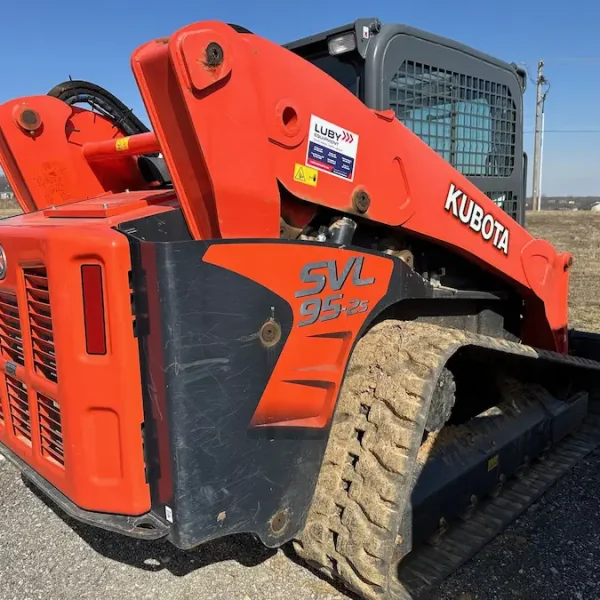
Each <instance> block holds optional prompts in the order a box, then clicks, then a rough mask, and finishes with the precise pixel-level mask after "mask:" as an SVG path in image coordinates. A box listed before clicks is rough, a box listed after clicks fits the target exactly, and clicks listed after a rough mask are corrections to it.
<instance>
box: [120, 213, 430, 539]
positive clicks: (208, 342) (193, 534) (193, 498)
mask: <svg viewBox="0 0 600 600" xmlns="http://www.w3.org/2000/svg"><path fill="white" fill-rule="evenodd" d="M134 229H135V228H134V227H132V224H128V225H127V226H126V227H125V228H124V230H126V231H129V232H132V231H133V230H134ZM142 229H143V231H144V234H145V235H148V231H147V228H140V227H138V230H139V231H142ZM155 233H156V232H155ZM158 237H160V236H158ZM130 240H131V242H132V261H133V277H132V278H133V287H134V291H135V294H134V296H135V313H136V322H137V331H138V335H139V338H140V351H141V360H142V370H143V373H144V375H143V377H144V392H145V413H146V422H145V425H144V430H145V431H144V433H145V438H144V439H145V450H146V458H147V470H148V479H149V482H150V486H151V494H152V499H153V512H154V514H155V515H157V516H158V517H160V518H161V519H163V520H165V521H168V522H170V534H169V536H170V539H171V541H172V542H173V543H174V544H175V545H176V546H178V547H180V548H191V547H193V546H196V545H198V544H200V543H203V542H206V541H208V540H210V539H213V538H216V537H220V536H224V535H227V534H231V533H238V532H253V533H255V534H257V535H258V536H259V537H260V538H261V539H262V541H263V542H264V543H265V544H266V545H268V546H279V545H281V544H283V543H285V542H287V541H289V540H290V539H291V538H293V537H294V536H295V535H296V534H297V532H298V531H299V530H300V529H301V527H302V526H303V524H304V518H305V514H306V511H307V510H308V507H309V504H310V502H311V499H312V495H313V492H314V487H315V484H316V479H317V476H318V472H319V469H320V465H321V461H322V458H323V454H324V451H325V446H326V443H327V437H328V434H329V427H328V426H327V427H325V428H290V427H282V428H277V427H268V428H256V427H255V428H252V427H250V422H251V419H252V417H253V415H254V413H255V411H256V408H257V405H258V403H259V401H260V399H261V397H262V395H263V392H264V390H265V388H266V386H267V383H268V381H269V379H270V377H271V374H272V370H273V368H274V367H275V365H276V363H277V361H278V358H279V356H280V354H281V351H282V349H283V348H284V347H285V344H286V340H287V338H288V336H289V334H290V331H291V329H292V327H293V326H294V316H293V313H292V310H291V307H290V305H289V304H288V302H287V300H285V299H284V298H282V297H280V296H278V295H276V294H275V293H273V292H272V291H270V290H268V289H267V288H265V287H263V286H262V285H260V284H258V283H256V282H255V281H252V280H250V279H248V278H246V277H243V276H241V275H239V274H237V273H234V272H232V271H229V270H227V269H224V268H221V267H218V266H215V265H212V264H210V263H208V262H203V256H204V254H205V252H206V250H207V248H208V247H209V246H210V245H211V243H210V242H201V241H179V242H169V243H152V242H144V241H141V240H139V239H136V238H134V237H133V236H131V235H130ZM268 242H269V243H271V244H272V243H282V244H296V243H297V242H289V241H285V240H282V241H277V242H275V241H274V240H268ZM215 243H235V242H227V241H224V242H215ZM244 243H248V240H244ZM256 243H261V241H256ZM302 244H304V245H309V244H308V243H306V242H302ZM320 246H323V244H320ZM240 251H242V250H240ZM331 251H332V254H333V255H335V253H336V252H337V249H336V248H335V247H332V248H331ZM386 260H388V259H386ZM389 260H391V261H392V262H393V264H394V269H393V274H392V278H391V282H390V285H389V290H388V294H387V296H385V297H384V298H383V300H382V301H380V302H379V304H378V305H377V306H375V307H374V308H373V312H372V314H371V315H370V316H369V320H372V319H373V318H374V317H375V315H377V314H379V313H381V311H382V310H383V309H385V308H386V307H387V306H388V305H389V304H390V303H393V302H396V301H398V300H400V299H402V298H407V297H411V298H415V297H426V296H431V295H432V291H431V288H430V287H429V286H428V285H427V284H426V283H425V282H424V280H423V279H422V278H421V277H419V276H418V275H417V274H416V273H414V271H412V270H411V269H410V268H409V267H408V266H406V265H405V263H403V262H402V261H400V260H396V259H392V258H389ZM273 276H274V277H276V276H277V274H276V273H274V274H273ZM273 314H275V315H276V319H277V321H278V323H279V324H280V326H281V336H282V337H281V341H280V343H278V344H276V345H275V346H270V347H266V346H264V345H263V343H262V342H261V339H260V337H259V331H260V329H261V327H262V326H263V325H264V324H265V322H266V321H268V320H269V319H270V318H271V317H272V316H273ZM368 322H369V321H367V322H365V325H364V326H363V327H366V326H368Z"/></svg>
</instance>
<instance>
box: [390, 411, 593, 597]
mask: <svg viewBox="0 0 600 600" xmlns="http://www.w3.org/2000/svg"><path fill="white" fill-rule="evenodd" d="M598 446H600V417H599V416H598V415H590V416H588V418H587V420H586V422H585V423H584V425H583V426H582V427H581V429H579V431H577V432H576V433H575V434H573V435H570V436H568V437H567V438H566V439H565V440H564V441H563V442H561V443H560V444H558V445H557V446H556V447H555V448H554V450H553V451H551V452H550V453H549V455H548V456H547V457H546V458H544V459H543V460H541V461H538V462H536V463H534V464H533V465H532V466H530V467H529V469H528V470H527V471H526V472H524V473H523V475H522V476H520V477H518V478H516V479H511V480H509V481H508V482H507V483H506V485H505V487H504V488H503V489H502V491H501V493H500V494H499V495H498V496H497V497H496V498H493V499H489V500H487V501H486V502H484V503H482V504H481V505H480V506H479V507H478V508H477V509H476V510H475V511H474V512H473V513H472V515H471V516H470V517H469V518H468V519H467V520H465V521H464V522H457V523H456V524H453V526H451V528H450V529H449V530H448V531H447V532H446V533H444V535H443V537H442V538H441V540H440V543H439V544H437V545H435V546H428V545H424V546H422V547H421V548H419V549H418V551H417V552H415V553H414V554H410V555H409V556H408V557H407V558H406V559H405V560H404V561H402V564H401V565H400V568H399V569H398V577H399V579H400V580H401V581H402V583H403V586H404V588H405V590H406V596H405V597H406V598H407V599H416V598H423V597H424V596H425V594H427V593H429V592H431V591H433V590H434V589H435V588H437V587H438V586H439V585H440V584H441V583H442V581H444V579H446V578H447V577H449V576H450V575H451V574H452V573H454V572H455V571H456V570H457V569H459V568H460V567H461V566H462V565H463V564H464V563H465V562H467V561H468V560H469V559H470V558H472V557H473V556H474V555H475V554H477V552H479V551H480V550H481V549H482V548H483V547H484V546H485V545H486V544H487V543H489V542H491V541H492V540H493V539H494V538H495V537H496V536H497V535H498V534H499V533H501V532H502V531H503V530H504V529H505V528H506V527H507V526H508V525H509V524H510V523H512V522H513V521H514V520H515V519H516V518H517V517H518V516H519V515H520V514H521V513H523V512H524V511H525V510H526V509H527V508H528V507H529V506H531V505H532V504H533V503H534V502H535V501H536V500H537V499H538V498H540V496H542V495H543V494H544V493H545V492H546V491H547V490H548V489H549V488H550V487H551V486H552V485H553V484H554V483H556V481H558V480H559V479H560V478H561V477H563V476H564V475H565V474H566V473H567V472H568V471H570V470H571V469H572V468H573V467H574V466H575V465H576V464H577V463H578V462H579V461H580V460H581V459H582V458H584V457H585V456H586V455H587V454H589V453H590V452H593V451H594V450H595V449H596V448H597V447H598Z"/></svg>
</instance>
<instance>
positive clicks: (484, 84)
mask: <svg viewBox="0 0 600 600" xmlns="http://www.w3.org/2000/svg"><path fill="white" fill-rule="evenodd" d="M285 47H286V48H287V49H288V50H290V51H292V52H294V53H296V54H298V55H300V56H302V57H303V58H305V59H306V60H308V61H310V62H311V63H313V64H315V65H316V66H317V67H319V68H320V69H322V70H323V71H325V72H326V73H328V74H329V75H330V76H331V77H333V78H334V79H336V80H337V81H339V82H340V83H341V84H342V85H343V86H344V87H345V88H347V89H348V90H349V91H350V92H351V93H352V94H354V95H355V96H357V97H358V98H359V99H360V100H361V101H362V102H364V103H365V104H366V105H367V106H368V107H369V108H373V109H378V110H387V109H392V110H393V111H394V112H395V113H396V116H397V118H398V119H399V120H400V121H401V122H402V123H404V124H405V125H406V126H407V127H408V128H410V129H411V130H412V131H413V132H414V133H415V134H417V135H418V136H419V137H420V138H421V139H422V140H423V141H424V142H426V143H427V144H428V145H429V146H431V147H432V148H433V149H434V150H435V151H436V152H438V154H440V155H441V156H443V157H444V158H445V159H446V160H447V161H448V162H449V163H450V164H452V166H454V167H455V168H456V169H457V170H458V171H460V172H461V173H462V174H463V175H465V176H467V177H468V178H469V179H470V180H471V181H472V183H474V184H475V185H476V186H477V187H478V188H479V189H480V190H482V191H483V192H484V193H485V194H486V195H487V196H488V197H490V198H491V199H492V200H494V201H495V202H496V204H498V205H499V206H501V207H502V208H503V209H504V210H505V211H506V212H507V213H508V214H509V215H510V216H511V217H512V218H514V219H515V220H516V221H518V222H519V223H524V220H525V192H526V173H527V157H526V155H525V153H524V151H523V93H524V91H525V82H526V78H525V72H524V71H523V70H521V69H519V68H517V67H516V66H515V65H514V64H508V63H505V62H503V61H500V60H498V59H495V58H493V57H491V56H487V55H485V54H483V53H481V52H478V51H477V50H474V49H472V48H469V47H467V46H464V45H462V44H460V43H458V42H455V41H453V40H449V39H446V38H442V37H439V36H436V35H433V34H431V33H428V32H425V31H421V30H418V29H414V28H412V27H408V26H406V25H395V24H381V23H380V22H379V21H378V20H377V19H360V20H358V21H356V22H355V23H352V24H349V25H347V26H344V27H339V28H337V29H334V30H330V31H327V32H323V33H319V34H316V35H313V36H310V37H307V38H304V39H301V40H298V41H295V42H291V43H289V44H285Z"/></svg>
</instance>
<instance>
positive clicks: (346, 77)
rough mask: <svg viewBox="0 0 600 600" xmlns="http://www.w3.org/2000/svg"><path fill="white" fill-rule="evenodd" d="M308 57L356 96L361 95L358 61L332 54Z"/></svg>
mask: <svg viewBox="0 0 600 600" xmlns="http://www.w3.org/2000/svg"><path fill="white" fill-rule="evenodd" d="M306 59H307V60H308V61H309V62H311V63H312V64H313V65H315V66H316V67H319V69H321V70H322V71H325V73H327V74H328V75H329V76H330V77H333V79H335V80H336V81H337V82H338V83H340V84H342V85H343V86H344V87H345V88H346V89H347V90H348V91H350V92H351V93H352V94H354V95H355V96H359V97H360V79H361V73H360V69H361V67H360V66H359V63H358V62H354V61H353V60H352V59H351V58H348V57H344V58H342V57H339V56H330V55H329V54H324V55H322V56H310V57H306Z"/></svg>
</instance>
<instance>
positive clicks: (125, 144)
mask: <svg viewBox="0 0 600 600" xmlns="http://www.w3.org/2000/svg"><path fill="white" fill-rule="evenodd" d="M127 148H129V138H128V137H124V138H119V139H118V140H117V141H116V142H115V149H116V151H117V152H123V150H127Z"/></svg>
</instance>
